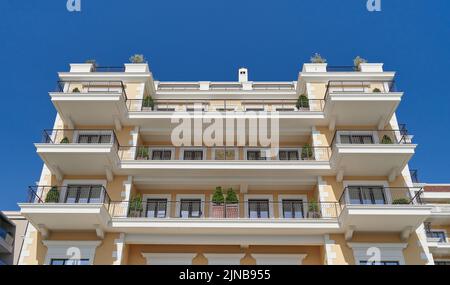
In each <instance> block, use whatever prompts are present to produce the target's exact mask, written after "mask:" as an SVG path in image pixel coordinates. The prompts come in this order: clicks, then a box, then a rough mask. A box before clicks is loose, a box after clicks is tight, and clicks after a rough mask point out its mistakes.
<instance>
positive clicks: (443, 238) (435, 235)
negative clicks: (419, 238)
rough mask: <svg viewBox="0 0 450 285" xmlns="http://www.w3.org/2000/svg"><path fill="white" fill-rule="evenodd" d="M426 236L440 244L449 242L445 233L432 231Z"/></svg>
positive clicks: (427, 232) (428, 231)
mask: <svg viewBox="0 0 450 285" xmlns="http://www.w3.org/2000/svg"><path fill="white" fill-rule="evenodd" d="M426 235H427V237H428V238H432V239H436V240H437V242H439V243H446V242H447V235H446V234H445V232H444V231H434V230H432V229H430V230H427V231H426Z"/></svg>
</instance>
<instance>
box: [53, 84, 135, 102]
mask: <svg viewBox="0 0 450 285" xmlns="http://www.w3.org/2000/svg"><path fill="white" fill-rule="evenodd" d="M56 91H57V92H63V93H71V94H87V93H90V94H96V93H97V94H99V93H101V94H104V93H108V94H121V95H122V96H123V97H124V99H125V100H127V93H126V91H125V85H124V84H123V82H122V81H73V80H71V81H65V80H60V81H58V85H57V89H56Z"/></svg>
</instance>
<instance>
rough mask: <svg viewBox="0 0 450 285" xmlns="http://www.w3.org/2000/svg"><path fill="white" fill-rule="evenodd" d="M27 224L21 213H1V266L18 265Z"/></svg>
mask: <svg viewBox="0 0 450 285" xmlns="http://www.w3.org/2000/svg"><path fill="white" fill-rule="evenodd" d="M27 224H28V221H27V220H26V219H25V218H24V217H23V216H22V215H21V214H20V212H12V211H8V212H6V211H3V212H2V211H0V265H15V264H17V263H18V261H19V255H20V249H21V247H22V241H23V235H24V234H25V230H26V226H27Z"/></svg>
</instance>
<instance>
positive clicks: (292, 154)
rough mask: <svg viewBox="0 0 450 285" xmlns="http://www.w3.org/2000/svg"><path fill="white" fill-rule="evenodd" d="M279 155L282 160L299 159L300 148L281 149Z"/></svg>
mask: <svg viewBox="0 0 450 285" xmlns="http://www.w3.org/2000/svg"><path fill="white" fill-rule="evenodd" d="M278 157H279V159H280V160H298V158H299V155H298V150H280V151H279V152H278Z"/></svg>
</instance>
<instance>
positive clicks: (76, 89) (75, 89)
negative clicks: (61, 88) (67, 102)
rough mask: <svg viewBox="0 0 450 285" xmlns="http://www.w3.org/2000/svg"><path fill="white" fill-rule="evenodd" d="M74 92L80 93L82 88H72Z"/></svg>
mask: <svg viewBox="0 0 450 285" xmlns="http://www.w3.org/2000/svg"><path fill="white" fill-rule="evenodd" d="M72 92H73V93H80V89H79V88H78V87H75V88H73V90H72Z"/></svg>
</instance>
